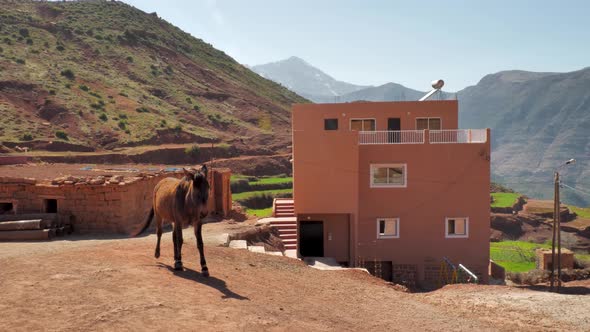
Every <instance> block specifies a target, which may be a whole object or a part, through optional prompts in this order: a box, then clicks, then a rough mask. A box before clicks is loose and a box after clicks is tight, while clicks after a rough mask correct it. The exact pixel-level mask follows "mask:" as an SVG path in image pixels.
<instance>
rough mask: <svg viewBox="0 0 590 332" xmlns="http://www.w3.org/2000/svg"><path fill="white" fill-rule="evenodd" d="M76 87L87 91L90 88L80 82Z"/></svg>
mask: <svg viewBox="0 0 590 332" xmlns="http://www.w3.org/2000/svg"><path fill="white" fill-rule="evenodd" d="M78 87H79V88H80V90H82V91H89V90H90V88H89V87H88V86H87V85H84V84H82V85H79V86H78Z"/></svg>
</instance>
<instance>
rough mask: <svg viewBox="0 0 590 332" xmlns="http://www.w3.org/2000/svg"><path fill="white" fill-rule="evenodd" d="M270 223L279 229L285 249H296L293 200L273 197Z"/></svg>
mask: <svg viewBox="0 0 590 332" xmlns="http://www.w3.org/2000/svg"><path fill="white" fill-rule="evenodd" d="M273 217H274V218H272V220H271V221H270V225H271V226H272V227H274V228H276V229H277V230H278V231H279V237H280V238H281V240H282V241H283V244H284V245H285V249H286V250H297V218H296V217H295V202H294V201H293V199H290V198H275V200H274V202H273Z"/></svg>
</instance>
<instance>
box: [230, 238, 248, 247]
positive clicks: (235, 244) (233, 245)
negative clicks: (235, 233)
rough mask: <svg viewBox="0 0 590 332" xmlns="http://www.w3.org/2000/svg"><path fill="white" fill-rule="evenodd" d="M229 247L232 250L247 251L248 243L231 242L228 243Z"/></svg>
mask: <svg viewBox="0 0 590 332" xmlns="http://www.w3.org/2000/svg"><path fill="white" fill-rule="evenodd" d="M229 247H230V248H234V249H248V243H247V242H246V240H233V241H230V243H229Z"/></svg>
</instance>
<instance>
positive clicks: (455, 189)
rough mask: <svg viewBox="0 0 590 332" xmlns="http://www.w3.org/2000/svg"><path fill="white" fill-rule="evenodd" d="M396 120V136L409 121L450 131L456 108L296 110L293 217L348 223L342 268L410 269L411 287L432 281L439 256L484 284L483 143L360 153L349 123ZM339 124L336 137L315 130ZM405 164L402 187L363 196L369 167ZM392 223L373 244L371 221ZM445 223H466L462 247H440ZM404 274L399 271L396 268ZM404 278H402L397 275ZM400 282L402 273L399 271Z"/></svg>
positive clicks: (393, 105)
mask: <svg viewBox="0 0 590 332" xmlns="http://www.w3.org/2000/svg"><path fill="white" fill-rule="evenodd" d="M390 117H400V118H401V129H402V130H413V129H415V118H416V117H441V118H442V126H443V129H457V125H458V104H457V101H428V102H385V103H366V102H361V103H345V104H313V105H307V104H305V105H295V106H294V107H293V174H294V198H295V211H296V214H297V215H298V217H299V218H301V217H302V216H303V215H307V214H322V215H325V214H337V213H342V214H347V215H349V216H350V222H351V224H350V227H349V230H350V248H349V249H348V251H349V258H350V259H351V264H354V261H355V260H357V259H359V257H361V258H362V259H364V260H366V261H374V260H375V259H378V260H382V261H384V262H387V261H391V262H393V264H394V267H395V266H397V267H399V266H404V267H407V266H410V267H411V269H410V270H412V271H414V272H412V273H408V274H417V277H418V279H419V280H430V281H436V279H437V278H438V274H439V268H440V262H441V261H442V257H443V256H447V257H448V258H450V259H451V260H452V261H453V262H455V263H463V264H464V265H466V266H467V267H468V268H469V269H471V270H472V271H473V272H475V273H476V274H478V275H479V276H480V277H481V278H482V281H483V282H487V271H488V261H489V227H490V226H489V214H490V206H489V182H490V144H489V141H490V139H489V134H490V132H489V130H488V142H486V143H476V144H430V143H428V142H426V143H425V144H396V145H390V144H387V145H386V144H383V145H359V144H358V133H357V132H351V131H349V124H348V123H349V120H350V118H376V122H377V128H376V129H377V130H387V118H390ZM326 118H338V119H339V129H338V130H335V131H326V130H324V119H326ZM377 163H403V164H406V165H407V174H408V180H407V183H408V186H407V188H370V187H369V185H370V183H369V175H370V170H369V168H370V165H371V164H377ZM388 217H391V218H400V238H399V239H377V224H376V222H377V221H376V219H377V218H388ZM445 217H468V218H469V237H468V238H452V239H447V238H445ZM401 270H403V269H401ZM406 270H407V269H406ZM404 273H405V272H404Z"/></svg>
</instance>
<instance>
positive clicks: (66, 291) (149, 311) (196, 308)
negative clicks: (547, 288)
mask: <svg viewBox="0 0 590 332" xmlns="http://www.w3.org/2000/svg"><path fill="white" fill-rule="evenodd" d="M243 227H246V226H245V225H243V224H228V223H225V222H222V223H216V224H206V225H205V227H204V233H205V234H206V239H205V240H206V248H205V249H206V254H207V258H208V266H209V269H210V271H211V277H210V278H204V277H202V276H201V275H200V273H199V272H198V271H199V270H200V268H199V265H198V254H197V250H196V248H195V241H194V236H193V235H192V229H187V230H185V246H184V250H183V253H184V256H183V257H184V263H185V267H186V270H185V271H183V272H174V271H172V270H171V269H170V264H171V263H172V241H171V239H170V233H166V234H164V236H163V242H162V256H161V257H160V259H155V258H154V257H153V250H154V245H155V237H154V236H153V235H150V236H146V237H142V238H134V239H123V238H119V239H102V240H101V239H88V238H79V237H71V238H67V239H66V240H63V241H53V242H48V243H0V266H1V269H0V294H2V296H1V297H0V312H2V328H1V329H2V330H24V331H30V330H54V331H62V330H80V331H82V330H83V331H93V330H101V331H103V330H117V331H120V330H134V331H138V330H148V329H149V330H180V329H183V330H216V331H220V330H224V331H225V330H236V329H239V330H271V331H282V330H297V331H299V330H313V331H316V330H430V331H433V330H437V331H440V330H470V331H473V330H477V331H480V330H516V329H518V330H524V329H527V330H566V329H567V330H589V329H590V313H589V312H588V308H590V297H588V296H583V295H559V294H552V293H547V292H541V291H534V290H528V289H518V288H512V287H506V286H471V285H455V286H447V287H445V288H443V289H441V290H438V291H435V292H430V293H418V294H410V293H404V292H400V291H397V290H396V289H395V288H394V287H392V286H391V285H389V284H387V283H385V282H383V281H381V280H379V279H376V278H373V277H371V276H369V275H368V274H366V273H364V272H360V271H319V270H315V269H312V268H309V267H307V266H305V265H304V264H303V263H301V262H300V261H298V260H294V259H290V258H286V257H276V256H268V255H262V254H255V253H251V252H248V251H245V250H236V249H229V248H224V247H217V246H215V243H216V241H217V240H216V239H217V236H218V235H219V234H221V233H223V232H228V231H232V230H231V229H230V228H234V229H236V228H243ZM588 286H589V285H588V284H581V285H580V284H579V282H578V284H576V285H575V287H581V288H584V289H587V287H588Z"/></svg>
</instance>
